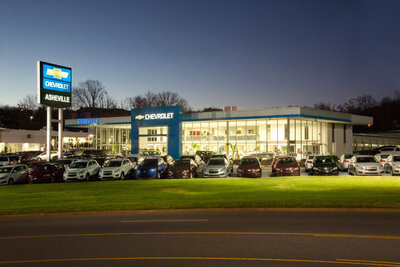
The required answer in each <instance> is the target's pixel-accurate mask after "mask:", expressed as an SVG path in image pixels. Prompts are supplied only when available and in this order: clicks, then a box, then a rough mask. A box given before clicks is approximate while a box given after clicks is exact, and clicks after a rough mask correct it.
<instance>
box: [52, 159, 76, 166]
mask: <svg viewBox="0 0 400 267" xmlns="http://www.w3.org/2000/svg"><path fill="white" fill-rule="evenodd" d="M74 160H75V159H73V158H66V159H58V160H56V162H54V163H55V164H62V165H63V166H64V168H68V167H69V166H71V164H72V162H74Z"/></svg>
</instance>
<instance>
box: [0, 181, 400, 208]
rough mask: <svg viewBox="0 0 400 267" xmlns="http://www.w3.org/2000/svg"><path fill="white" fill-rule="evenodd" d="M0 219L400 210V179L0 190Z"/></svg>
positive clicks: (66, 185) (81, 184)
mask: <svg viewBox="0 0 400 267" xmlns="http://www.w3.org/2000/svg"><path fill="white" fill-rule="evenodd" d="M0 201H1V203H2V205H0V214H1V215H6V214H32V213H54V212H82V211H115V210H148V209H157V210H158V209H195V208H273V207H282V208H283V207H287V208H289V207H290V208H400V178H399V177H390V176H384V177H381V176H373V177H347V176H346V177H343V176H340V177H339V176H333V177H318V176H312V177H309V176H305V177H278V178H275V177H274V178H272V177H270V178H258V179H246V178H219V179H167V180H125V181H104V182H77V183H56V184H35V185H28V184H27V185H15V186H3V187H0Z"/></svg>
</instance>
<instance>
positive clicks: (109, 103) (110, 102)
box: [99, 92, 117, 109]
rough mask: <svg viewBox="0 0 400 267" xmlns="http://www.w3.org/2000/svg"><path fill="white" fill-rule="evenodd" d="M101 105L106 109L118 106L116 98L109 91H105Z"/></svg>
mask: <svg viewBox="0 0 400 267" xmlns="http://www.w3.org/2000/svg"><path fill="white" fill-rule="evenodd" d="M99 107H100V108H105V109H114V108H117V101H115V99H114V98H112V97H111V96H110V95H109V94H108V93H107V92H105V93H104V97H103V99H102V100H101V103H100V106H99Z"/></svg>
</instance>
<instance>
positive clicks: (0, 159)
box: [0, 157, 8, 161]
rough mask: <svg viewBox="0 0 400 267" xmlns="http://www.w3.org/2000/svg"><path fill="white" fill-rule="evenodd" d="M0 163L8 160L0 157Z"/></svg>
mask: <svg viewBox="0 0 400 267" xmlns="http://www.w3.org/2000/svg"><path fill="white" fill-rule="evenodd" d="M0 161H8V158H6V157H0Z"/></svg>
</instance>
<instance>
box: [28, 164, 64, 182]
mask: <svg viewBox="0 0 400 267" xmlns="http://www.w3.org/2000/svg"><path fill="white" fill-rule="evenodd" d="M28 168H29V167H28ZM64 171H65V168H64V165H63V164H61V163H58V164H54V163H47V162H44V163H39V164H37V165H36V167H35V168H29V174H28V183H30V184H32V183H42V182H50V183H54V182H62V181H63V174H64Z"/></svg>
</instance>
